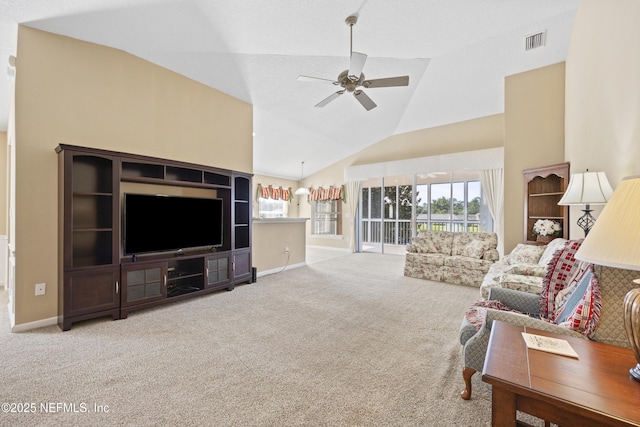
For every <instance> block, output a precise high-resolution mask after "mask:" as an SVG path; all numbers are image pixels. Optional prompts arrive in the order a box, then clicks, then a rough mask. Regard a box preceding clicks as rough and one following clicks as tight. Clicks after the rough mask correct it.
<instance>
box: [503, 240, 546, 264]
mask: <svg viewBox="0 0 640 427" xmlns="http://www.w3.org/2000/svg"><path fill="white" fill-rule="evenodd" d="M544 249H545V247H544V246H536V245H525V244H524V243H518V244H517V245H516V247H515V248H513V250H512V251H511V253H510V254H509V264H537V263H538V261H539V260H540V257H541V256H542V253H543V252H544Z"/></svg>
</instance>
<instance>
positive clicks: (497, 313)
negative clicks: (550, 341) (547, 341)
mask: <svg viewBox="0 0 640 427" xmlns="http://www.w3.org/2000/svg"><path fill="white" fill-rule="evenodd" d="M494 320H500V321H502V322H506V323H511V324H513V325H518V326H524V327H527V328H533V329H538V330H541V331H545V332H553V333H556V334H561V335H567V336H571V337H577V338H584V339H586V338H587V337H585V336H584V335H582V334H581V333H580V332H577V331H574V330H571V329H567V328H564V327H562V326H559V325H556V324H554V323H549V322H546V321H544V320H542V319H536V318H534V317H529V316H526V315H524V314H521V313H514V312H510V311H501V310H487V314H486V317H485V320H484V322H483V324H482V328H486V329H491V327H492V326H493V321H494Z"/></svg>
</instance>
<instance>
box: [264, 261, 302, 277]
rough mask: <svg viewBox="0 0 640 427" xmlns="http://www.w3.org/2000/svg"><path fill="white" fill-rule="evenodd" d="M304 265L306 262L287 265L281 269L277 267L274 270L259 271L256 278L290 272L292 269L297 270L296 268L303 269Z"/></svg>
mask: <svg viewBox="0 0 640 427" xmlns="http://www.w3.org/2000/svg"><path fill="white" fill-rule="evenodd" d="M305 265H307V263H306V262H300V263H298V264H292V265H288V266H286V267H284V268H283V267H279V268H274V269H271V270H266V271H259V272H258V274H257V276H258V277H262V276H268V275H269V274H275V273H280V272H281V271H285V270H291V269H293V268H298V267H304V266H305Z"/></svg>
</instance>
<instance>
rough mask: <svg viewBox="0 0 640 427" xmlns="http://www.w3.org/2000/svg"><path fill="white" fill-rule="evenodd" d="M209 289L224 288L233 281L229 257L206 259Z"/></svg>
mask: <svg viewBox="0 0 640 427" xmlns="http://www.w3.org/2000/svg"><path fill="white" fill-rule="evenodd" d="M206 263H207V264H206V265H207V268H206V272H205V274H206V276H207V278H206V286H207V289H214V288H223V287H225V285H227V284H228V283H229V282H230V281H231V263H230V262H229V256H228V255H223V256H216V257H209V258H207V259H206Z"/></svg>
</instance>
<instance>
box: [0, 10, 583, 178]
mask: <svg viewBox="0 0 640 427" xmlns="http://www.w3.org/2000/svg"><path fill="white" fill-rule="evenodd" d="M578 4H579V0H402V1H398V0H315V1H311V0H308V1H300V0H270V1H268V2H265V1H264V0H234V1H231V0H228V1H221V0H217V1H212V0H174V1H171V0H167V1H158V0H30V1H24V0H1V1H0V57H2V58H4V59H3V60H6V58H8V56H9V55H12V54H15V46H16V33H17V25H18V24H25V25H29V26H32V27H34V28H39V29H42V30H45V31H50V32H53V33H57V34H62V35H66V36H69V37H73V38H77V39H81V40H86V41H89V42H93V43H98V44H102V45H106V46H111V47H115V48H118V49H121V50H124V51H127V52H129V53H131V54H133V55H136V56H139V57H141V58H144V59H146V60H148V61H150V62H153V63H156V64H158V65H160V66H162V67H165V68H168V69H171V70H174V71H176V72H178V73H180V74H183V75H185V76H187V77H189V78H192V79H195V80H198V81H200V82H202V83H204V84H207V85H209V86H211V87H214V88H216V89H219V90H221V91H222V92H225V93H228V94H230V95H232V96H234V97H237V98H239V99H242V100H244V101H246V102H249V103H251V104H253V106H254V124H253V125H254V132H255V137H254V172H255V173H259V174H268V175H274V176H280V177H285V178H294V179H298V178H300V162H301V161H304V162H305V165H304V172H305V175H309V174H312V173H314V172H316V171H318V170H320V169H322V168H324V167H326V166H329V165H330V164H332V163H334V162H336V161H338V160H340V159H343V158H344V157H347V156H349V155H351V154H354V153H356V152H358V151H360V150H362V149H364V148H366V147H367V146H369V145H371V144H374V143H376V142H378V141H381V140H383V139H385V138H387V137H389V136H391V135H394V134H398V133H403V132H409V131H413V130H417V129H423V128H428V127H433V126H439V125H444V124H449V123H454V122H458V121H462V120H468V119H473V118H477V117H483V116H487V115H491V114H498V113H502V112H504V77H505V76H508V75H511V74H515V73H519V72H523V71H527V70H531V69H534V68H539V67H542V66H546V65H550V64H554V63H557V62H561V61H564V60H565V58H566V53H567V47H568V44H569V38H570V34H571V27H572V25H573V19H574V16H575V13H576V9H577V7H578ZM352 14H357V15H358V16H359V19H358V23H357V24H356V25H355V26H354V27H353V50H354V51H357V52H363V53H366V54H367V55H368V56H369V58H368V60H367V62H366V64H365V67H364V74H365V75H366V77H367V78H368V79H375V78H382V77H392V76H397V75H408V76H409V78H410V82H409V86H408V87H393V88H376V89H366V90H365V92H366V93H367V94H368V95H369V96H370V97H371V98H372V99H373V100H374V101H375V102H376V104H377V105H378V107H377V108H374V109H373V110H371V111H369V112H367V111H366V110H365V109H364V108H363V107H362V106H361V105H360V104H359V103H358V102H357V100H356V99H354V98H353V97H352V96H350V95H344V96H341V97H339V98H338V99H336V100H335V101H333V102H332V103H330V104H328V105H327V106H325V107H324V108H314V105H315V104H316V103H318V102H320V101H321V100H322V99H324V98H326V97H327V96H329V95H330V94H331V93H333V92H335V91H336V87H335V86H333V85H331V83H328V82H327V83H326V84H323V83H309V82H299V81H297V80H296V78H297V76H298V75H301V74H302V75H309V76H316V77H321V78H326V79H336V78H337V76H338V74H339V73H340V72H341V71H343V70H345V69H347V68H348V65H349V27H348V26H347V25H346V24H345V22H344V20H345V18H346V17H347V16H349V15H352ZM541 30H546V31H547V42H546V46H544V47H541V48H538V49H535V50H531V51H525V49H524V38H525V36H527V35H529V34H532V33H536V32H539V31H541ZM5 64H7V63H6V62H5ZM1 86H2V87H0V128H3V129H6V123H7V119H6V116H7V105H8V102H7V99H8V91H7V85H6V84H2V85H1Z"/></svg>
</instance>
